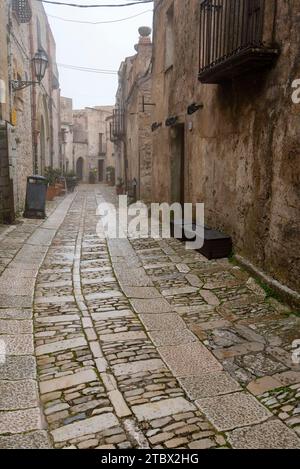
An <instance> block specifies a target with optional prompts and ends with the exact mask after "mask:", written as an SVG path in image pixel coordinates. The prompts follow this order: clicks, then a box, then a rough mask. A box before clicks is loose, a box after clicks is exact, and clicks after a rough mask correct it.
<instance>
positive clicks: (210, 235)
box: [171, 220, 232, 259]
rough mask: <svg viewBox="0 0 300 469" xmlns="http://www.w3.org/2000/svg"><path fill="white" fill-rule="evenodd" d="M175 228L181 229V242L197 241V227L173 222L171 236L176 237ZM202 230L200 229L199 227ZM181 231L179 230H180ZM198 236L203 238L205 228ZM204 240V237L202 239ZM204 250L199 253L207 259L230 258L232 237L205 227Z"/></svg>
mask: <svg viewBox="0 0 300 469" xmlns="http://www.w3.org/2000/svg"><path fill="white" fill-rule="evenodd" d="M175 227H177V229H178V227H179V229H181V233H182V235H181V237H180V238H179V239H181V241H190V242H191V241H195V239H196V236H197V234H195V233H197V225H195V224H193V225H185V224H184V222H183V221H182V220H180V221H175V222H174V221H173V222H171V236H172V237H174V236H175ZM199 228H200V227H199ZM178 231H179V230H178ZM198 233H201V235H200V234H199V235H198V236H201V237H202V233H203V228H201V229H199V230H198ZM189 235H190V236H189ZM202 239H203V237H202ZM203 241H204V242H203V246H202V248H200V249H198V251H199V252H200V253H201V254H203V256H205V257H206V258H207V259H222V258H225V257H229V256H230V255H231V252H232V239H231V237H230V236H228V235H226V234H224V233H221V232H220V231H217V230H212V229H211V228H209V227H207V226H205V227H204V240H203Z"/></svg>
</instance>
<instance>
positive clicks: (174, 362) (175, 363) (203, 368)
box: [158, 342, 222, 377]
mask: <svg viewBox="0 0 300 469" xmlns="http://www.w3.org/2000/svg"><path fill="white" fill-rule="evenodd" d="M158 351H159V353H160V355H161V356H162V358H163V360H164V361H165V362H166V363H167V365H168V367H169V368H170V369H171V370H172V371H173V373H174V375H175V376H176V377H184V376H199V375H202V374H203V373H209V372H213V371H220V370H222V365H221V364H220V363H219V362H218V361H217V360H216V359H215V358H214V356H213V355H212V354H211V353H210V352H209V351H208V350H207V348H206V347H204V345H202V344H201V343H200V342H193V343H190V344H184V345H179V346H176V347H158Z"/></svg>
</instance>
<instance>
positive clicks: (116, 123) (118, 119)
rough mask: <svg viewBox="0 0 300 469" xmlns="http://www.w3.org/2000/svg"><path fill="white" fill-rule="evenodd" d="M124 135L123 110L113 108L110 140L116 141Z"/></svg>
mask: <svg viewBox="0 0 300 469" xmlns="http://www.w3.org/2000/svg"><path fill="white" fill-rule="evenodd" d="M124 135H125V119H124V110H123V109H122V108H117V109H114V111H113V118H112V122H111V124H110V140H111V141H112V142H117V141H118V140H122V138H123V137H124Z"/></svg>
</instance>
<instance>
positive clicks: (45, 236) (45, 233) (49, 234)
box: [27, 225, 56, 246]
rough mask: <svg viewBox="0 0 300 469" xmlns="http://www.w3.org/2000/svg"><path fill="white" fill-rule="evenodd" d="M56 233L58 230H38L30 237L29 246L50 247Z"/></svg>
mask: <svg viewBox="0 0 300 469" xmlns="http://www.w3.org/2000/svg"><path fill="white" fill-rule="evenodd" d="M44 226H45V225H44ZM55 233H56V229H48V228H38V229H37V230H35V232H34V233H33V234H32V235H31V236H30V238H28V240H27V244H31V245H36V246H50V245H51V243H52V240H53V237H54V235H55Z"/></svg>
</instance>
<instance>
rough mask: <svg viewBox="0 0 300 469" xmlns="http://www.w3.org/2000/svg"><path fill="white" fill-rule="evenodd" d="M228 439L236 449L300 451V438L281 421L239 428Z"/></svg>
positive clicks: (230, 433) (229, 434)
mask: <svg viewBox="0 0 300 469" xmlns="http://www.w3.org/2000/svg"><path fill="white" fill-rule="evenodd" d="M227 437H228V440H229V442H230V443H231V445H232V447H233V448H234V449H300V438H298V437H297V435H296V434H295V433H294V432H293V431H292V430H289V429H288V428H287V427H286V425H284V424H283V423H281V422H280V421H279V420H270V421H269V422H265V423H262V424H260V425H255V426H253V427H247V428H238V429H236V430H233V431H232V432H229V433H228V434H227Z"/></svg>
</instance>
